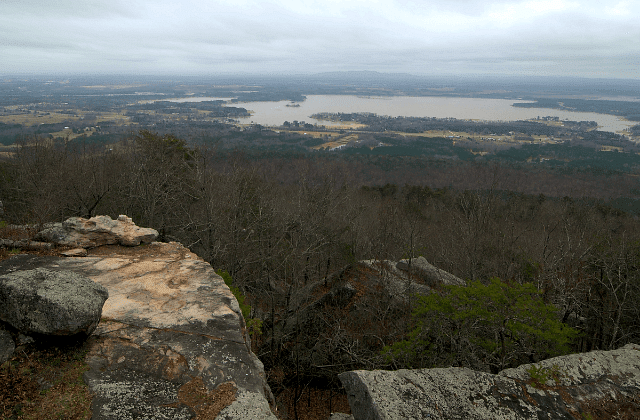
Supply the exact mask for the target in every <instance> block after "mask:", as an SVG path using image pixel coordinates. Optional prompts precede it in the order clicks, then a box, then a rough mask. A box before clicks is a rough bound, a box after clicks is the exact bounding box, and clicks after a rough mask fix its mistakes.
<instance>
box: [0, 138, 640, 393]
mask: <svg viewBox="0 0 640 420" xmlns="http://www.w3.org/2000/svg"><path fill="white" fill-rule="evenodd" d="M254 134H255V133H254ZM254 134H251V133H248V134H247V135H254ZM218 146H219V145H217V144H216V143H211V142H209V143H202V144H196V143H195V142H189V143H188V142H186V141H185V140H183V139H181V138H178V137H175V136H173V135H169V134H166V135H165V134H157V133H154V132H150V131H140V132H139V133H137V134H135V135H132V136H131V137H129V138H128V139H126V140H124V141H122V142H118V143H113V144H110V145H109V146H108V147H104V145H99V144H95V143H87V142H83V141H82V139H80V140H79V141H72V142H69V141H64V140H62V139H59V140H55V139H50V138H49V137H39V136H28V137H23V138H22V139H21V140H20V141H19V142H18V143H17V144H16V148H15V152H14V153H13V154H11V155H10V156H8V157H4V158H3V159H2V160H0V186H1V188H0V191H1V195H0V199H1V200H2V202H3V204H4V214H5V215H4V218H5V221H4V222H3V224H2V228H3V229H5V233H6V232H7V231H8V230H9V229H10V226H11V225H12V224H21V225H25V224H28V225H41V224H44V223H47V222H54V221H62V220H64V219H66V218H67V217H71V216H81V217H90V216H94V215H98V214H106V215H110V216H112V217H116V216H118V215H119V214H126V215H128V216H130V217H132V218H133V220H134V221H135V222H136V224H138V225H139V226H145V227H153V228H155V229H157V230H158V232H159V233H160V237H159V240H162V241H179V242H181V243H182V244H184V245H185V246H187V247H188V248H190V249H191V250H192V251H193V252H195V253H197V254H198V255H199V256H200V257H202V258H203V259H205V260H206V261H208V262H209V263H211V265H212V266H213V267H214V268H215V269H216V270H220V273H221V274H222V275H223V277H225V278H226V279H227V280H228V282H229V283H230V284H232V285H233V290H234V293H236V296H237V297H239V298H240V299H239V300H240V301H241V303H242V305H241V306H242V308H243V312H244V315H245V318H246V322H247V328H248V329H249V332H250V334H251V337H252V346H253V351H254V352H255V353H256V354H257V355H258V357H259V358H260V360H261V361H262V362H263V363H264V364H265V370H266V372H267V375H268V380H269V383H270V386H271V388H272V390H273V392H274V394H276V396H278V395H285V394H287V395H293V399H294V400H295V401H297V402H298V403H299V404H303V403H304V404H306V399H307V393H306V392H307V391H306V390H310V389H311V388H314V389H316V388H317V389H323V390H329V392H331V393H334V392H338V390H339V388H340V386H339V381H338V380H337V378H336V374H337V373H340V372H343V371H346V370H352V369H358V368H366V369H374V368H379V369H381V368H385V369H389V368H390V369H395V368H403V367H411V368H415V367H434V366H452V365H453V366H468V367H471V368H474V369H481V370H486V371H495V370H497V369H499V368H504V367H510V366H517V365H518V364H521V363H526V362H530V361H537V360H539V359H540V358H544V357H549V356H552V355H555V354H560V353H566V352H582V351H589V350H593V349H615V348H618V347H620V346H622V345H624V344H626V343H629V342H638V339H640V312H639V311H640V308H639V307H638V305H637V302H638V299H639V298H640V222H639V221H638V218H637V216H636V215H634V214H633V213H629V212H625V211H623V210H622V209H621V206H620V205H616V203H618V204H619V203H620V202H619V201H618V202H617V201H615V200H623V201H624V198H625V197H628V196H630V195H633V194H632V191H633V190H634V188H637V187H636V184H637V179H636V178H635V177H634V176H633V174H629V173H620V172H615V173H614V172H607V171H581V172H577V170H576V169H572V168H566V167H561V168H555V169H554V168H553V167H546V168H540V167H530V166H523V165H517V164H514V163H509V162H505V161H502V162H498V161H481V162H477V161H473V160H469V161H447V160H442V159H435V158H433V159H430V158H426V157H419V156H418V157H416V156H414V157H407V156H395V157H394V156H378V155H362V154H359V155H354V154H340V155H338V154H328V153H325V154H322V153H316V154H313V153H302V152H300V151H289V152H286V153H285V152H272V153H264V151H263V152H262V153H258V154H257V153H252V152H251V150H244V149H240V148H221V147H218ZM409 165H410V166H409ZM403 167H404V168H403ZM390 169H394V170H390ZM395 169H399V170H398V171H396V170H395ZM398 174H402V175H398ZM607 191H608V193H607ZM420 256H422V257H424V258H425V259H426V260H427V261H429V262H430V263H431V264H433V265H435V266H436V267H438V268H440V269H443V270H446V271H448V272H449V273H452V274H454V275H455V276H458V277H459V278H461V279H464V280H466V281H467V282H469V287H468V288H466V289H467V290H468V295H465V296H461V295H459V294H456V293H457V292H455V291H454V289H453V288H448V287H438V286H434V287H433V291H432V295H433V296H441V297H442V298H443V299H445V300H441V301H438V302H433V301H425V300H424V297H419V296H417V295H416V296H413V295H411V296H408V298H407V299H405V300H402V301H401V304H400V305H397V304H392V302H391V300H390V298H388V297H389V293H386V292H385V285H384V281H382V282H380V281H378V282H373V281H371V278H372V277H373V276H374V274H375V273H373V271H372V270H371V268H370V267H378V268H379V269H380V270H381V271H382V272H384V270H385V269H386V268H385V267H386V264H389V261H398V260H400V259H408V260H409V261H411V259H414V258H417V257H420ZM365 260H366V261H369V265H363V264H362V263H361V262H362V261H365ZM345 279H349V280H351V281H352V283H354V284H357V285H358V287H357V293H356V296H357V297H358V298H359V299H360V300H359V301H358V302H359V303H358V304H357V305H356V306H358V305H359V306H358V307H357V308H356V307H354V306H351V307H343V308H336V307H331V305H330V304H327V305H325V306H324V307H322V306H321V305H320V306H318V305H316V306H318V307H317V310H316V311H315V313H314V314H313V323H312V324H313V325H312V326H313V328H308V327H305V325H307V324H305V322H304V319H302V318H303V317H308V316H310V315H309V311H306V310H305V309H306V308H307V307H308V306H309V305H310V304H311V303H312V302H314V299H315V298H317V296H315V295H314V293H316V291H320V292H322V293H327V292H329V291H330V289H331V286H332V284H335V283H336V282H338V281H342V280H345ZM414 280H415V281H416V282H418V283H419V282H420V279H419V278H417V277H416V278H415V279H414ZM521 298H522V299H521ZM242 299H244V301H243V300H242ZM446 299H448V300H446ZM465 299H466V302H469V299H471V300H473V299H475V301H474V302H476V303H475V304H462V303H460V302H462V301H465ZM505 299H506V300H505ZM456 302H457V303H456ZM478 302H481V304H478ZM501 302H506V303H505V304H504V305H503V304H502V303H501ZM523 302H524V303H523ZM445 304H446V305H448V306H447V307H448V308H454V312H452V313H451V317H450V318H448V319H443V318H438V319H439V320H440V321H439V322H438V323H437V325H429V322H427V321H428V320H425V319H426V318H425V317H424V314H425V313H429V312H428V310H432V311H433V309H434V308H444V307H445V306H446V305H445ZM523 304H524V305H525V306H527V305H529V307H528V308H525V307H523V306H522V305H523ZM439 305H440V306H439ZM442 305H445V306H442ZM456 305H457V306H456ZM501 305H502V307H503V308H504V307H509V305H512V306H511V307H512V308H515V309H514V311H515V312H514V313H516V314H519V315H520V316H521V319H520V320H519V322H521V324H518V325H520V326H518V325H516V326H512V327H513V328H511V327H509V328H501V327H500V326H499V325H498V326H496V325H497V324H496V322H493V321H492V320H494V321H495V320H498V321H499V322H498V324H500V323H502V322H503V321H504V325H507V324H508V323H509V321H508V319H505V318H500V316H503V317H504V316H506V315H504V314H502V315H500V314H498V315H500V316H497V315H496V316H497V318H495V319H494V318H493V317H494V315H495V314H496V313H498V312H500V311H499V310H498V309H497V308H500V306H501ZM505 305H506V306H505ZM518 305H521V306H518ZM492 308H493V309H492ZM534 309H535V310H534ZM425 311H426V312H425ZM438 313H446V312H438ZM456 314H463V315H464V314H466V315H465V316H466V318H465V317H462V316H459V317H456V316H455V315H456ZM445 318H446V317H445ZM470 319H484V320H485V321H487V322H485V323H480V324H477V323H476V324H474V325H473V326H470V325H469V322H470V321H469V320H470ZM527 320H529V321H530V322H528V321H527ZM538 321H542V323H541V324H540V323H538ZM432 324H433V323H432ZM534 324H535V325H534ZM505 343H506V344H505ZM416 355H420V357H416ZM424 355H428V356H429V357H422V356H424ZM308 395H309V397H308V398H311V397H310V395H311V394H310V391H309V394H308Z"/></svg>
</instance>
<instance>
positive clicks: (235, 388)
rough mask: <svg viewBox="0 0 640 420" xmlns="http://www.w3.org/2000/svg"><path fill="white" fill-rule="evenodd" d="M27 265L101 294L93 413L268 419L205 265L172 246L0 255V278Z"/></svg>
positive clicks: (218, 284)
mask: <svg viewBox="0 0 640 420" xmlns="http://www.w3.org/2000/svg"><path fill="white" fill-rule="evenodd" d="M76 242H77V243H76V245H78V244H79V243H83V244H88V242H85V241H84V240H81V239H79V240H78V241H76ZM98 242H99V240H98V241H97V242H96V241H94V242H91V243H92V244H95V243H98ZM87 246H88V247H92V246H93V245H87ZM27 269H47V270H50V271H53V272H60V271H71V272H74V273H77V274H78V275H82V276H86V277H88V278H89V279H91V280H93V281H94V282H96V283H98V284H100V285H102V286H104V287H105V288H106V289H107V290H108V292H109V298H108V299H107V301H106V302H105V304H104V306H103V310H102V319H101V322H100V324H99V325H98V326H97V328H96V330H95V331H94V333H93V335H92V336H91V337H90V338H89V344H90V351H89V353H88V355H87V363H88V364H89V367H90V370H89V371H88V372H87V373H86V374H85V381H86V382H87V384H88V385H89V388H90V390H91V391H92V392H93V393H94V399H93V402H92V410H93V417H92V418H93V419H94V420H106V419H109V420H112V419H113V420H116V419H117V420H126V419H134V418H136V419H137V418H149V419H151V418H153V419H195V418H219V419H246V418H251V419H275V416H274V415H273V414H272V412H271V410H270V405H269V401H270V400H272V398H273V397H272V396H271V392H270V390H269V388H268V386H267V384H266V380H265V378H264V371H263V367H262V364H261V362H260V361H259V360H258V359H257V357H256V356H255V355H254V354H253V353H252V352H251V349H250V341H249V336H248V334H247V332H246V328H245V324H244V319H243V317H242V313H241V311H240V308H239V306H238V302H237V301H236V299H235V297H234V296H233V295H232V294H231V292H230V290H229V288H228V287H227V286H226V285H225V284H224V281H223V280H222V279H221V278H220V277H219V276H218V275H216V274H215V272H214V271H213V269H212V268H211V266H210V265H209V264H208V263H206V262H205V261H203V260H201V259H200V258H198V257H197V256H196V255H194V254H192V253H191V252H190V251H189V250H187V249H186V248H184V247H182V246H181V245H180V244H177V243H170V244H166V243H157V242H156V243H152V244H149V245H142V246H137V247H123V246H117V245H110V246H101V247H97V248H92V249H91V250H90V251H89V253H88V256H86V257H37V256H33V255H17V256H15V257H12V258H10V259H8V260H5V261H2V262H0V275H6V274H7V273H11V272H15V271H18V270H27ZM216 415H217V417H216Z"/></svg>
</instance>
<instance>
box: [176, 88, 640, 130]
mask: <svg viewBox="0 0 640 420" xmlns="http://www.w3.org/2000/svg"><path fill="white" fill-rule="evenodd" d="M214 99H222V98H188V99H182V100H180V101H181V102H182V101H205V100H214ZM224 99H225V100H226V99H229V98H224ZM515 102H526V101H514V100H511V99H484V98H446V97H440V96H390V97H386V96H385V97H379V96H375V97H363V96H355V95H310V96H307V99H306V100H305V101H304V102H298V103H297V104H299V105H300V106H299V107H291V106H287V105H291V102H289V101H279V102H238V103H234V104H230V106H240V107H243V108H246V109H247V110H248V111H250V112H251V116H250V117H247V118H240V119H239V120H240V122H242V123H252V122H253V123H257V124H261V125H266V126H280V125H282V123H283V122H285V121H290V122H292V121H294V120H295V121H305V122H307V123H311V124H316V123H317V124H318V125H327V126H329V125H335V124H333V123H331V122H329V121H318V120H315V119H312V118H311V117H310V115H312V114H315V113H319V112H333V113H336V112H347V113H350V112H373V113H375V114H378V115H388V116H391V117H398V116H405V117H436V118H457V119H465V120H485V121H516V120H528V119H532V118H536V117H538V116H540V117H545V116H551V117H559V118H560V119H561V120H572V121H596V122H597V123H598V126H599V129H600V130H606V131H612V132H621V131H623V130H624V129H626V128H628V127H630V126H632V125H634V124H636V123H634V122H632V121H624V120H622V119H620V118H619V117H616V116H615V115H607V114H596V113H594V112H571V111H562V110H557V109H548V108H518V107H514V106H512V104H513V103H515Z"/></svg>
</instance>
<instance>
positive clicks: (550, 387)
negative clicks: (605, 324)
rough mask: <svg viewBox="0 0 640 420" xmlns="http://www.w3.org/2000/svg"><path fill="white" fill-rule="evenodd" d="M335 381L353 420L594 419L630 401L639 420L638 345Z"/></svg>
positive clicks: (343, 376) (357, 375)
mask: <svg viewBox="0 0 640 420" xmlns="http://www.w3.org/2000/svg"><path fill="white" fill-rule="evenodd" d="M339 377H340V380H341V381H342V384H343V385H344V387H345V389H346V391H347V395H348V398H349V405H350V406H351V410H352V412H353V416H354V418H355V420H364V419H372V420H374V419H400V418H402V419H425V418H428V419H434V420H435V419H470V420H498V419H504V420H520V419H521V420H525V419H526V420H533V419H536V420H537V419H550V420H551V419H567V420H569V419H571V420H573V419H583V418H594V419H595V418H608V417H602V414H596V413H606V412H607V411H606V408H603V406H606V405H607V404H613V405H615V404H616V402H617V401H622V400H627V401H628V400H630V401H635V406H634V405H633V404H631V407H626V410H627V414H629V415H631V416H634V415H636V414H637V415H640V404H638V403H640V401H638V398H637V397H638V395H639V393H640V346H638V345H635V344H629V345H627V346H625V347H623V348H621V349H618V350H614V351H594V352H590V353H581V354H573V355H568V356H561V357H556V358H552V359H548V360H545V361H542V362H540V363H536V364H534V365H523V366H520V367H518V368H516V369H506V370H504V371H502V372H500V373H499V374H498V375H492V374H489V373H484V372H475V371H472V370H470V369H466V368H446V369H416V370H398V371H352V372H345V373H343V374H341V375H339ZM627 405H629V404H627ZM598 410H600V411H598ZM617 411H618V410H617V409H616V412H617ZM621 418H622V417H621ZM624 418H634V417H624ZM636 418H637V417H636Z"/></svg>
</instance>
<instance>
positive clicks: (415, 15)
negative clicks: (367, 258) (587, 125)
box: [0, 0, 640, 80]
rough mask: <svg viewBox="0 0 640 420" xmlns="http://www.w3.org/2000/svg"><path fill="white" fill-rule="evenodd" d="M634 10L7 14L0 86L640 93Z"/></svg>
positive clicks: (255, 6) (239, 4)
mask: <svg viewBox="0 0 640 420" xmlns="http://www.w3.org/2000/svg"><path fill="white" fill-rule="evenodd" d="M639 17H640V2H635V1H628V0H626V1H616V2H614V3H609V4H606V3H603V2H599V1H595V0H577V1H570V0H555V1H549V0H526V1H494V0H492V1H483V0H453V1H444V0H438V1H421V2H417V1H404V0H397V1H373V0H367V1H363V0H341V1H338V0H327V1H324V2H322V3H319V2H313V1H304V0H299V1H282V0H281V1H267V2H264V1H255V0H233V1H231V0H219V1H215V2H210V1H204V0H188V1H177V2H176V1H168V0H158V1H150V0H139V1H124V0H114V1H110V2H108V3H107V2H104V1H99V0H87V1H83V2H76V1H73V2H72V1H69V0H60V1H56V2H45V1H41V0H4V1H3V2H2V3H0V36H1V39H2V40H3V41H2V43H0V54H1V55H2V57H3V62H2V66H0V75H1V76H8V75H24V76H29V75H68V76H76V75H95V76H99V75H122V76H127V75H157V76H172V75H177V76H185V77H186V76H199V77H206V76H210V75H220V76H230V75H244V76H251V75H261V76H264V75H313V74H317V73H324V72H333V71H377V72H381V73H385V74H388V73H407V74H412V75H416V76H436V77H437V76H465V75H467V76H475V77H478V76H483V75H496V76H497V75H504V76H569V77H577V78H602V79H633V80H638V79H640V74H639V71H638V68H639V66H640V19H638V18H639Z"/></svg>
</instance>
